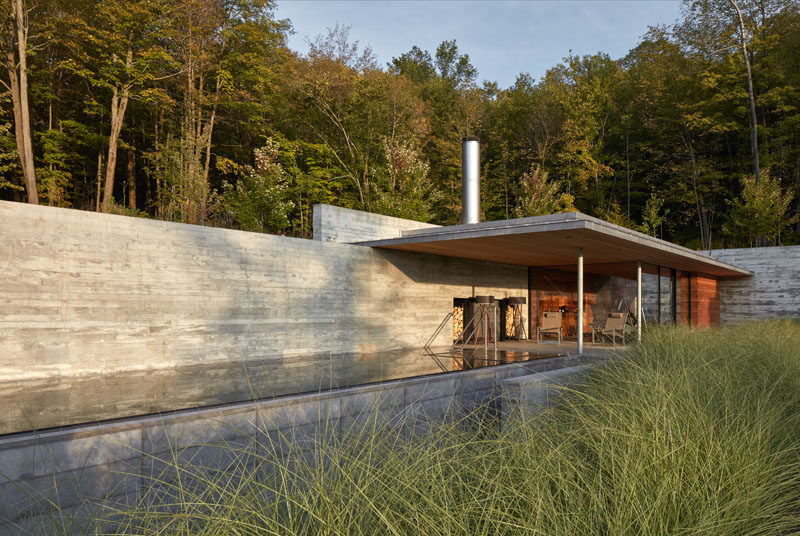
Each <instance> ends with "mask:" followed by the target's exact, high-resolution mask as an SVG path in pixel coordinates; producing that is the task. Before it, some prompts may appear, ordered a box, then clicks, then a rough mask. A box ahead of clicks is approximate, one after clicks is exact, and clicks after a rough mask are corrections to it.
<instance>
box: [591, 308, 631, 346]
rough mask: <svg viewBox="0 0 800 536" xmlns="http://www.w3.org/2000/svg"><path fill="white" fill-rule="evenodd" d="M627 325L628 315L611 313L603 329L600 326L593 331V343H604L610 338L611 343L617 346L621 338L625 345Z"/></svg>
mask: <svg viewBox="0 0 800 536" xmlns="http://www.w3.org/2000/svg"><path fill="white" fill-rule="evenodd" d="M627 323H628V313H609V314H608V318H606V321H605V324H604V325H603V326H602V327H601V326H598V327H596V328H594V329H592V342H593V343H594V342H597V340H598V339H600V341H601V342H602V341H603V340H604V339H608V338H610V339H611V343H612V344H613V345H614V346H616V345H617V337H620V339H622V344H625V325H626V324H627Z"/></svg>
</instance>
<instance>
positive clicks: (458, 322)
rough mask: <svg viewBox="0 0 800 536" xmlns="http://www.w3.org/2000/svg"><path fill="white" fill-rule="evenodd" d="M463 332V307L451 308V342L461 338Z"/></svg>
mask: <svg viewBox="0 0 800 536" xmlns="http://www.w3.org/2000/svg"><path fill="white" fill-rule="evenodd" d="M463 330H464V307H463V306H461V305H457V306H455V307H453V340H456V339H458V338H459V337H460V336H461V332H462V331H463Z"/></svg>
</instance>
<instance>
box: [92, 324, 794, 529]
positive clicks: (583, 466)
mask: <svg viewBox="0 0 800 536" xmlns="http://www.w3.org/2000/svg"><path fill="white" fill-rule="evenodd" d="M381 415H382V414H380V413H378V412H376V413H375V414H374V416H373V419H371V420H369V421H368V422H366V423H364V422H360V423H359V424H358V425H357V426H356V425H353V426H349V427H346V428H348V430H349V432H348V433H344V434H324V433H323V434H319V435H318V436H317V438H316V439H314V440H313V441H312V442H311V443H302V442H299V441H297V442H292V441H286V442H283V441H278V442H276V443H273V442H272V441H271V440H268V439H264V440H263V442H264V443H262V444H260V445H255V446H254V447H255V448H250V446H245V447H238V448H235V447H231V449H232V451H233V454H232V456H231V459H232V460H233V462H232V464H231V467H230V468H229V470H228V471H226V472H221V473H216V474H211V473H209V472H208V471H205V470H203V469H202V468H200V467H194V466H192V464H191V463H185V462H176V463H175V465H174V466H173V467H171V470H172V471H173V472H174V473H176V474H179V475H181V478H179V479H174V478H169V479H168V478H166V477H163V478H162V477H159V476H154V477H153V478H152V481H151V486H150V487H149V489H148V492H147V493H145V494H144V498H143V499H142V502H141V503H140V504H138V505H134V506H133V507H131V508H128V509H123V510H120V511H116V512H107V513H105V514H103V515H106V516H107V517H106V518H105V519H104V521H106V524H105V525H104V526H106V527H111V528H112V530H113V531H115V532H119V533H129V534H144V533H146V534H152V533H157V534H165V535H166V534H173V535H177V534H187V535H188V534H192V535H195V534H196V535H239V534H241V535H244V534H248V535H256V534H258V535H263V534H298V535H300V534H302V535H314V534H320V535H322V534H326V535H327V534H331V535H333V534H342V535H350V534H353V535H361V534H363V535H377V534H393V535H406V534H414V535H416V534H420V535H434V534H435V535H461V534H463V535H470V536H476V535H505V534H508V535H511V534H543V535H573V534H574V535H593V534H597V535H601V534H602V535H612V534H613V535H616V534H620V535H622V534H630V535H642V534H645V535H649V534H653V535H662V534H674V535H680V534H686V535H690V534H691V535H704V534H707V535H715V536H720V535H736V536H740V535H750V534H752V535H755V534H764V535H767V534H769V535H776V534H778V535H779V534H794V533H798V532H800V485H799V484H800V324H798V323H795V322H791V321H771V322H763V323H755V324H750V325H746V326H740V327H735V328H728V329H723V330H707V331H700V330H693V329H687V328H677V327H676V328H657V329H652V330H649V331H648V332H647V333H646V334H645V338H644V340H643V342H642V343H641V344H640V345H637V346H635V347H633V348H632V349H631V350H630V351H629V352H627V353H625V354H623V355H621V356H620V357H618V358H616V359H613V360H611V362H610V363H609V364H607V365H606V366H604V367H602V368H598V369H595V370H594V371H593V372H592V373H591V375H590V376H589V377H587V378H586V379H585V380H584V381H583V382H582V383H581V384H580V385H578V386H573V387H572V388H571V389H569V390H565V392H564V393H563V394H562V396H561V398H560V400H559V401H558V402H557V403H556V404H555V405H554V406H551V407H549V408H547V409H546V410H544V411H542V412H541V413H539V414H538V415H536V416H533V417H528V418H524V417H522V416H519V417H516V418H514V419H513V420H512V422H508V423H506V426H503V427H502V428H500V427H499V426H496V422H493V421H492V420H491V419H487V418H486V417H487V415H472V416H469V417H466V418H460V419H454V420H451V421H448V422H447V423H444V424H440V425H437V426H434V427H432V428H429V429H427V430H420V429H418V428H419V427H418V424H419V423H416V424H415V423H411V422H408V421H405V420H404V419H403V418H402V417H398V418H395V419H390V418H385V417H382V416H381ZM287 445H288V446H287ZM284 447H285V448H284ZM278 450H283V452H281V453H280V454H281V456H282V459H283V460H284V461H283V462H282V463H280V464H276V463H275V459H276V456H277V455H278V452H277V451H278ZM176 459H177V458H176ZM163 474H166V472H165V473H163ZM98 519H99V518H98ZM110 519H113V520H114V524H113V525H109V524H108V523H107V522H108V521H109V520H110Z"/></svg>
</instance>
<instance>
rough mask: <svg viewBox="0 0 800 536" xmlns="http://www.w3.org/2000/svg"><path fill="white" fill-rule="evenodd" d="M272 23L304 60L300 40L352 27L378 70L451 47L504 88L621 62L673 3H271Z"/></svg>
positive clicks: (676, 5) (676, 8)
mask: <svg viewBox="0 0 800 536" xmlns="http://www.w3.org/2000/svg"><path fill="white" fill-rule="evenodd" d="M277 15H278V17H280V18H288V19H290V20H291V21H292V24H293V26H294V30H295V34H294V35H292V36H291V37H290V38H289V46H290V47H291V48H292V49H294V50H297V51H300V52H302V53H305V52H307V51H308V46H307V44H306V39H307V38H310V37H313V36H315V35H317V34H320V33H325V31H326V28H328V27H329V26H333V25H334V24H336V23H339V24H340V25H350V26H352V29H351V30H350V36H351V38H352V39H353V40H358V41H360V43H361V44H362V45H366V44H369V45H370V46H371V47H372V48H373V50H374V51H375V53H376V55H377V57H378V61H379V62H380V63H381V65H385V64H386V62H388V61H389V60H391V59H392V57H393V56H399V55H400V54H402V53H403V52H406V51H407V50H409V49H410V48H411V46H412V45H417V46H419V47H421V48H423V49H427V50H429V51H431V53H433V51H434V50H435V48H436V46H437V45H438V44H439V43H440V42H442V41H443V40H445V39H456V40H457V42H458V47H459V50H460V51H461V52H466V53H467V54H469V57H470V60H471V61H472V64H473V65H474V66H475V67H476V68H477V69H478V73H479V77H480V78H479V79H481V80H482V79H488V80H494V81H497V82H498V83H500V86H501V87H507V86H509V85H511V84H512V83H513V82H514V79H515V78H516V76H517V74H518V73H520V72H522V71H526V72H529V73H531V74H532V75H533V76H534V77H536V78H539V77H540V76H542V75H543V74H544V72H545V71H546V70H547V69H548V68H549V67H552V66H553V65H555V64H556V63H558V62H560V61H561V59H562V58H563V57H564V56H566V55H567V54H568V53H569V51H570V50H572V52H573V53H574V54H581V55H583V54H594V53H596V52H600V51H602V52H606V53H608V54H609V55H610V56H611V57H612V58H615V59H616V58H620V57H622V56H624V55H625V54H626V53H627V52H628V50H630V49H631V48H633V47H634V46H636V43H637V42H638V40H639V38H640V37H641V36H642V35H643V34H644V33H645V32H646V31H647V27H648V26H651V25H657V24H670V23H672V22H674V21H675V20H676V19H677V18H678V17H679V15H680V2H679V1H678V0H577V1H575V0H562V1H545V0H538V1H535V0H529V1H479V0H462V1H459V2H455V1H445V0H438V1H427V2H425V1H416V0H406V1H390V0H383V1H373V0H359V1H352V0H322V1H320V0H314V1H307V0H278V9H277Z"/></svg>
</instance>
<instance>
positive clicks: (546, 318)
mask: <svg viewBox="0 0 800 536" xmlns="http://www.w3.org/2000/svg"><path fill="white" fill-rule="evenodd" d="M563 332H564V330H563V329H562V327H561V313H558V312H555V311H548V312H546V313H542V324H541V325H540V326H539V327H537V328H536V341H537V342H542V335H543V334H546V333H555V334H556V335H558V343H559V344H561V336H562V335H563Z"/></svg>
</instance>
